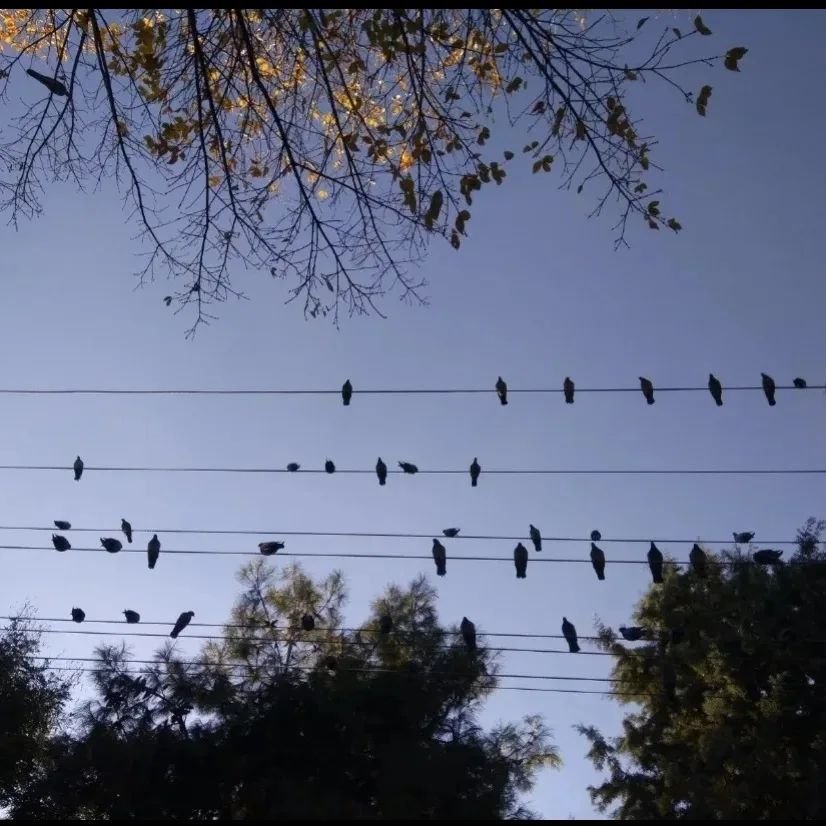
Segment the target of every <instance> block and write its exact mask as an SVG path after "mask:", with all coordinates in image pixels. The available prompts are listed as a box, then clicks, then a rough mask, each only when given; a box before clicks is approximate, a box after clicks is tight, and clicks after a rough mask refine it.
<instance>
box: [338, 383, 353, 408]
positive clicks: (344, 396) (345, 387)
mask: <svg viewBox="0 0 826 826" xmlns="http://www.w3.org/2000/svg"><path fill="white" fill-rule="evenodd" d="M352 398H353V385H352V384H350V379H347V381H346V382H344V384H342V385H341V400H342V402H344V406H345V407H348V406H349V405H350V399H352Z"/></svg>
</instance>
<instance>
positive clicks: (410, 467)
mask: <svg viewBox="0 0 826 826" xmlns="http://www.w3.org/2000/svg"><path fill="white" fill-rule="evenodd" d="M399 467H400V468H401V469H402V470H403V471H404V472H405V473H410V474H413V473H418V472H419V469H418V468H417V467H416V465H414V464H413V463H412V462H399Z"/></svg>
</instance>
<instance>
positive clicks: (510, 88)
mask: <svg viewBox="0 0 826 826" xmlns="http://www.w3.org/2000/svg"><path fill="white" fill-rule="evenodd" d="M521 85H522V78H521V77H515V78H514V79H513V80H512V81H511V82H510V83H509V84H508V85H507V86H506V87H505V91H506V92H508V93H510V92H515V91H516V90H517V89H518V88H519V87H520V86H521Z"/></svg>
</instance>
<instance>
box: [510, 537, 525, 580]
mask: <svg viewBox="0 0 826 826" xmlns="http://www.w3.org/2000/svg"><path fill="white" fill-rule="evenodd" d="M513 564H514V566H515V567H516V578H517V579H525V578H526V577H527V576H528V549H527V548H526V547H525V546H524V545H523V544H522V543H521V542H520V543H519V544H518V545H517V546H516V547H515V548H514V549H513Z"/></svg>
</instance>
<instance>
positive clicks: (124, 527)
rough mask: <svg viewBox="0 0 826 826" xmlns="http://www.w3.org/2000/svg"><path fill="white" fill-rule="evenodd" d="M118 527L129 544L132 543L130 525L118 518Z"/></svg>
mask: <svg viewBox="0 0 826 826" xmlns="http://www.w3.org/2000/svg"><path fill="white" fill-rule="evenodd" d="M120 529H121V530H122V531H123V534H124V536H125V537H126V541H127V542H128V543H129V544H130V545H131V544H132V526H131V525H130V524H129V523H128V522H127V521H126V520H125V519H121V520H120Z"/></svg>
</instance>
